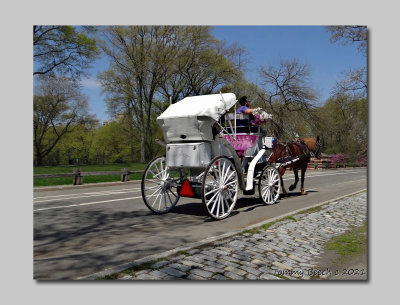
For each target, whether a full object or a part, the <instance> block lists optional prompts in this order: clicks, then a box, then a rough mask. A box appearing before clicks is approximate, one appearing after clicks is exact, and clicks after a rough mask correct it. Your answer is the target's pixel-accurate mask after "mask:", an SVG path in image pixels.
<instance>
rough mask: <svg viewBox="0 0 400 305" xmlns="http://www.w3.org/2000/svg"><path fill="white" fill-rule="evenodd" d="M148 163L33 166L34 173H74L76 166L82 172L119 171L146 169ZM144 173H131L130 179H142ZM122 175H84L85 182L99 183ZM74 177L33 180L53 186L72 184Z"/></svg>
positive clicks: (43, 184) (117, 178)
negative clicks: (123, 169) (124, 169)
mask: <svg viewBox="0 0 400 305" xmlns="http://www.w3.org/2000/svg"><path fill="white" fill-rule="evenodd" d="M146 166H147V164H142V163H120V164H105V165H81V166H75V165H74V166H71V165H60V166H40V167H38V166H35V167H34V168H33V172H34V174H64V173H72V171H73V170H74V169H75V168H80V169H81V171H82V172H97V171H119V170H121V169H122V168H128V169H129V170H131V171H141V170H144V169H145V167H146ZM140 179H142V174H131V175H130V180H140ZM120 180H121V176H120V175H106V176H89V177H83V184H86V183H98V182H112V181H120ZM72 181H73V177H62V178H36V179H34V181H33V185H34V186H52V185H65V184H69V185H72Z"/></svg>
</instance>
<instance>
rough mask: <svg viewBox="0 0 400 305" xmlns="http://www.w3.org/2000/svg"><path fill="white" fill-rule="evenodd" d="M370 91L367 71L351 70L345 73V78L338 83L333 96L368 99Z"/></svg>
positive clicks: (364, 69) (362, 69) (333, 90)
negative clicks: (342, 95)
mask: <svg viewBox="0 0 400 305" xmlns="http://www.w3.org/2000/svg"><path fill="white" fill-rule="evenodd" d="M367 90H368V83H367V69H366V67H363V68H361V69H356V70H350V71H346V72H344V73H343V78H342V79H340V80H339V81H337V82H336V84H335V87H334V88H333V89H332V92H331V93H332V95H341V94H352V95H353V96H354V97H366V96H367Z"/></svg>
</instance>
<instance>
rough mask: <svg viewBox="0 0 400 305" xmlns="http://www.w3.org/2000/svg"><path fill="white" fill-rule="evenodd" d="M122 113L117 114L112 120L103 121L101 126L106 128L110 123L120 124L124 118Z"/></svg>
mask: <svg viewBox="0 0 400 305" xmlns="http://www.w3.org/2000/svg"><path fill="white" fill-rule="evenodd" d="M124 116H125V114H124V113H117V114H116V115H115V116H114V118H113V119H110V120H105V121H103V126H107V125H108V124H110V123H111V122H120V121H121V120H122V119H123V118H124Z"/></svg>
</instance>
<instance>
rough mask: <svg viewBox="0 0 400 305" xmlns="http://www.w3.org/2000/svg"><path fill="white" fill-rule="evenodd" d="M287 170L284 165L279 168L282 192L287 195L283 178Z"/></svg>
mask: <svg viewBox="0 0 400 305" xmlns="http://www.w3.org/2000/svg"><path fill="white" fill-rule="evenodd" d="M285 171H286V168H284V167H283V166H281V167H280V168H279V179H281V186H282V194H283V195H287V192H286V189H285V186H284V185H283V179H282V176H283V174H284V173H285Z"/></svg>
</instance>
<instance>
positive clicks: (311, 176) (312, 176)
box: [283, 171, 357, 180]
mask: <svg viewBox="0 0 400 305" xmlns="http://www.w3.org/2000/svg"><path fill="white" fill-rule="evenodd" d="M350 173H357V172H354V171H352V172H350ZM345 174H348V173H345V172H340V173H332V174H321V175H318V174H316V175H306V176H305V177H304V178H314V177H324V176H335V175H345ZM300 176H301V175H300V174H299V180H300ZM292 179H294V177H290V178H289V177H287V178H283V180H292Z"/></svg>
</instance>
